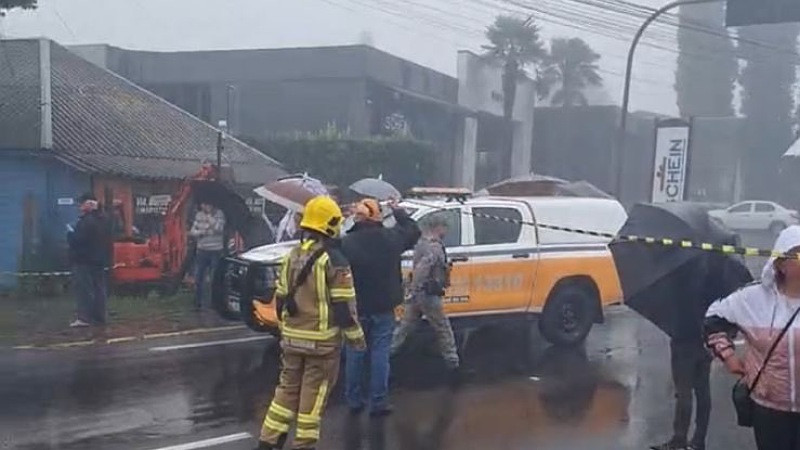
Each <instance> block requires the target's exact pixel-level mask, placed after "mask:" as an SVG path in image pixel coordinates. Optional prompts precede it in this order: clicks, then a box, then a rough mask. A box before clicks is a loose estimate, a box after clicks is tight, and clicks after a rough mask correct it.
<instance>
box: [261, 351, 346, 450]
mask: <svg viewBox="0 0 800 450" xmlns="http://www.w3.org/2000/svg"><path fill="white" fill-rule="evenodd" d="M340 355H341V350H340V349H336V350H335V351H332V352H331V353H330V354H327V355H324V356H311V355H306V354H299V353H296V352H292V351H291V350H288V351H287V350H286V349H284V352H283V357H282V363H283V369H282V370H281V374H280V380H279V382H278V383H279V384H278V387H277V388H276V389H275V397H274V398H273V399H272V403H271V404H270V406H269V409H268V410H267V415H266V417H265V418H264V425H263V427H262V428H261V441H262V442H267V443H269V444H272V445H274V446H276V447H277V446H278V445H279V444H280V443H281V442H283V441H284V440H285V439H286V438H285V435H287V434H288V433H289V427H290V426H291V424H292V422H294V421H296V422H297V431H296V434H295V439H294V443H293V447H292V448H295V449H305V448H314V446H315V445H316V444H317V441H318V440H319V433H320V426H321V425H322V412H323V411H324V410H325V404H326V403H327V401H328V396H329V395H330V392H331V390H332V389H333V386H334V385H335V384H336V379H337V377H338V375H339V362H340V357H341V356H340Z"/></svg>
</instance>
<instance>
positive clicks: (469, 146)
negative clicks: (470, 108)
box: [456, 117, 478, 189]
mask: <svg viewBox="0 0 800 450" xmlns="http://www.w3.org/2000/svg"><path fill="white" fill-rule="evenodd" d="M477 145H478V118H477V117H465V118H464V137H463V139H462V144H461V151H460V152H459V153H460V158H456V161H458V162H459V167H456V171H457V177H456V181H457V184H458V185H459V186H460V187H465V188H469V189H475V163H476V159H477V150H476V148H477Z"/></svg>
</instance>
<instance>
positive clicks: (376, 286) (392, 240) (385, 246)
mask: <svg viewBox="0 0 800 450" xmlns="http://www.w3.org/2000/svg"><path fill="white" fill-rule="evenodd" d="M390 206H391V208H392V211H393V213H394V217H395V220H396V222H397V223H396V225H395V226H394V227H392V228H386V227H384V226H383V223H382V222H383V216H382V214H381V207H380V204H379V203H378V202H377V201H376V200H374V199H371V198H368V199H364V200H361V201H360V202H358V203H356V204H355V206H354V207H353V209H352V216H353V217H354V220H355V225H354V226H353V227H352V228H351V229H350V231H349V232H348V233H347V235H346V236H345V237H344V238H343V239H342V252H343V253H344V255H345V257H346V258H347V260H348V261H349V262H350V267H351V268H352V270H353V282H354V284H355V288H356V299H357V302H356V303H357V306H358V316H359V322H360V323H361V326H362V327H363V328H364V333H365V335H366V340H367V351H363V350H358V349H355V348H352V347H348V348H347V349H346V358H347V363H346V366H345V374H346V390H345V395H346V397H347V404H348V406H349V408H350V411H351V413H353V414H359V413H360V412H361V411H362V410H363V409H364V405H365V403H366V401H365V400H366V399H365V396H364V395H363V392H362V384H363V381H364V379H365V378H366V377H365V375H366V374H365V371H364V365H365V363H366V359H367V357H369V371H368V372H369V380H370V382H369V396H368V400H369V406H370V415H371V416H373V417H377V416H385V415H387V414H389V413H390V412H391V408H390V407H389V404H388V394H389V351H390V349H391V344H392V335H393V333H394V324H395V316H394V309H395V308H396V307H397V305H399V304H400V303H401V302H402V301H403V280H402V277H403V275H402V272H401V270H400V260H401V258H402V255H403V253H404V252H406V251H408V250H410V249H412V248H413V247H414V245H415V244H416V243H417V240H419V237H420V235H421V232H420V230H419V227H418V226H417V224H416V222H414V220H413V219H411V217H409V216H408V214H407V213H406V212H405V210H403V209H402V208H400V207H398V206H397V203H396V201H391V202H390Z"/></svg>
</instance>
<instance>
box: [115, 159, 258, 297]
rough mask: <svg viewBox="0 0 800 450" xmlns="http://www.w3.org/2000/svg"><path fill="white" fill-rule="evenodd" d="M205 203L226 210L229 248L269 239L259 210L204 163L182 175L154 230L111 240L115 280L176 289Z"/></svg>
mask: <svg viewBox="0 0 800 450" xmlns="http://www.w3.org/2000/svg"><path fill="white" fill-rule="evenodd" d="M201 203H208V204H211V205H213V206H214V207H216V208H219V209H220V210H222V212H223V213H224V214H225V219H226V225H225V241H226V243H228V245H227V248H226V250H227V253H228V254H236V253H239V252H241V251H244V250H245V249H247V248H250V247H252V246H255V245H261V244H263V243H266V242H268V241H269V231H268V230H269V229H268V227H267V226H266V225H265V224H264V222H263V219H262V218H261V217H260V216H259V215H255V214H253V213H251V212H250V209H249V208H248V206H247V203H246V202H245V200H244V197H243V196H242V195H241V194H240V193H239V192H238V191H237V190H236V189H235V188H234V187H233V186H232V185H229V184H227V183H225V182H223V181H220V180H219V179H218V177H217V171H216V168H215V167H214V166H211V165H204V166H203V168H202V169H201V170H200V172H198V173H197V174H196V175H194V176H192V177H189V178H187V179H185V180H184V181H183V182H182V183H181V185H180V187H179V189H178V191H177V192H176V193H175V194H174V195H173V196H172V197H171V200H170V201H169V205H168V206H167V208H166V213H165V214H164V216H163V221H162V223H161V224H160V226H159V227H158V229H157V231H156V232H153V233H151V234H150V235H149V236H140V237H138V238H137V239H131V238H130V237H121V238H119V239H118V240H117V241H116V242H115V243H114V268H113V271H112V280H113V281H114V283H115V284H117V285H122V286H138V285H142V284H151V285H157V286H158V287H160V288H162V290H164V291H165V292H167V293H170V292H174V291H176V290H177V289H178V288H179V287H180V285H181V283H182V282H183V280H184V277H185V275H186V273H187V272H188V270H189V268H190V267H191V266H192V264H193V262H194V254H195V247H194V245H195V244H194V242H193V241H192V240H191V239H189V235H188V230H189V228H190V227H191V224H192V221H193V220H194V214H195V211H197V207H199V205H200V204H201Z"/></svg>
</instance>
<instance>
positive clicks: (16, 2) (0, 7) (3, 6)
mask: <svg viewBox="0 0 800 450" xmlns="http://www.w3.org/2000/svg"><path fill="white" fill-rule="evenodd" d="M36 2H37V0H0V17H2V16H4V15H5V13H6V11H9V10H12V9H14V8H22V9H36Z"/></svg>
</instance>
